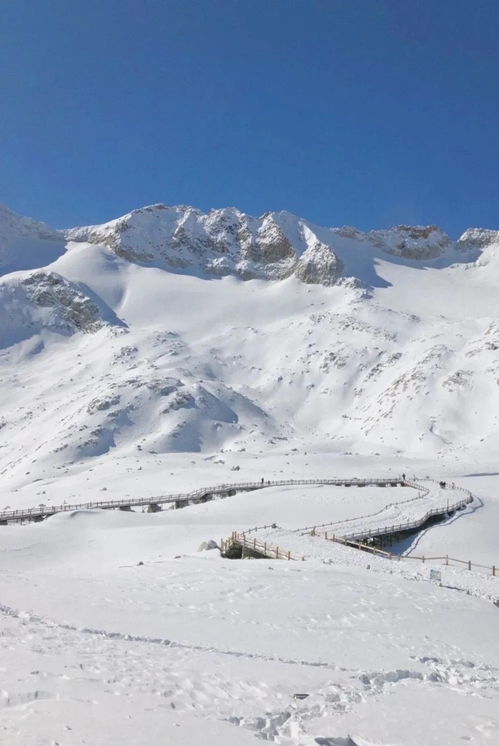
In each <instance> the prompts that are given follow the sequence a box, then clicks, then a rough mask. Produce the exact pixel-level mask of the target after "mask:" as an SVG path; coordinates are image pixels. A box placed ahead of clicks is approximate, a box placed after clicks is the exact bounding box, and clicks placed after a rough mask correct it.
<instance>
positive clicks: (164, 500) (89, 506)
mask: <svg viewBox="0 0 499 746" xmlns="http://www.w3.org/2000/svg"><path fill="white" fill-rule="evenodd" d="M400 483H401V479H400V478H399V477H389V478H387V477H379V478H366V479H357V478H355V477H354V478H353V479H351V478H348V479H340V478H338V477H335V478H332V479H280V480H265V481H263V482H262V481H259V482H236V483H233V484H229V483H223V484H217V485H212V486H210V487H200V488H199V489H197V490H194V491H193V492H177V493H173V494H168V495H156V496H150V497H139V498H131V497H126V498H121V499H119V500H98V501H91V502H84V503H63V504H62V505H44V504H40V505H37V506H34V507H31V508H19V509H18V510H5V511H3V512H1V513H0V524H5V523H8V522H9V521H23V520H26V521H29V520H34V519H37V518H47V517H49V516H52V515H55V514H56V513H67V512H71V511H74V510H97V509H100V510H113V509H114V510H116V509H119V508H128V507H145V506H148V505H165V504H169V503H181V504H182V503H183V504H188V503H189V502H200V501H201V500H202V499H203V498H204V497H206V496H210V495H217V494H219V495H223V494H226V493H228V492H231V491H232V490H235V491H236V492H237V491H241V492H244V491H253V490H259V489H264V488H267V487H292V486H295V485H296V486H321V485H322V486H333V487H334V486H342V485H347V486H357V487H365V486H366V485H371V484H379V485H382V486H383V485H384V486H387V485H391V484H400Z"/></svg>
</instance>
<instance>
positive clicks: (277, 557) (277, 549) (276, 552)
mask: <svg viewBox="0 0 499 746" xmlns="http://www.w3.org/2000/svg"><path fill="white" fill-rule="evenodd" d="M275 558H276V559H279V547H276V549H275Z"/></svg>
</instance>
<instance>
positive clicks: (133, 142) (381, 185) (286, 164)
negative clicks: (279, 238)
mask: <svg viewBox="0 0 499 746" xmlns="http://www.w3.org/2000/svg"><path fill="white" fill-rule="evenodd" d="M498 40H499V2H498V1H497V0H0V144H1V149H0V154H1V160H0V202H3V203H5V204H6V205H8V206H9V207H11V208H12V209H14V210H16V211H17V212H20V213H23V214H28V215H31V216H33V217H36V218H39V219H44V220H46V221H47V222H49V223H51V224H53V225H56V226H68V225H74V224H82V223H89V222H101V221H103V220H106V219H110V218H113V217H117V216H118V215H120V214H122V213H124V212H127V211H128V210H130V209H132V208H134V207H139V206H142V205H145V204H150V203H153V202H165V203H167V204H177V203H184V204H193V205H196V206H198V207H200V208H202V209H208V208H210V207H222V206H226V205H236V206H238V207H240V208H241V209H243V210H246V211H248V212H250V213H253V214H261V213H262V212H265V211H266V210H278V209H287V210H290V211H292V212H295V213H298V214H300V215H302V216H304V217H307V218H309V219H311V220H314V221H315V222H318V223H322V224H326V225H342V224H353V225H356V226H358V227H360V228H363V229H366V228H378V227H384V226H387V225H392V224H395V223H399V222H409V223H424V224H426V223H433V222H436V223H439V224H440V225H441V226H442V227H443V228H445V229H446V230H448V231H449V232H450V233H451V234H452V235H457V234H459V232H460V231H462V230H463V229H464V228H465V227H468V226H474V225H480V226H485V227H491V228H499V198H498V197H499V194H498V191H499V190H498V185H499V167H498V166H499V41H498Z"/></svg>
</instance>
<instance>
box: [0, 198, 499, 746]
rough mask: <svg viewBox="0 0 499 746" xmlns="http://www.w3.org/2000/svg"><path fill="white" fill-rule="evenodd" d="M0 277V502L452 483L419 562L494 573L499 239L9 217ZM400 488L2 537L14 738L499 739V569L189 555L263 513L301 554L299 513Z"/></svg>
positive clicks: (402, 229) (292, 742) (315, 553)
mask: <svg viewBox="0 0 499 746" xmlns="http://www.w3.org/2000/svg"><path fill="white" fill-rule="evenodd" d="M0 272H1V273H2V275H1V276H0V375H1V381H2V400H1V406H0V472H1V475H2V487H3V490H2V496H1V498H0V511H1V510H3V509H6V508H8V507H10V508H18V507H21V506H29V505H35V504H39V503H47V504H50V503H52V504H61V503H63V502H67V503H78V502H87V501H92V500H102V499H106V498H109V499H112V498H113V497H123V496H125V495H127V494H134V495H141V496H155V495H160V494H165V493H169V492H173V491H176V490H180V491H188V490H191V489H194V488H195V487H197V486H198V485H209V484H214V483H220V482H227V481H241V480H245V479H252V480H260V478H262V477H264V478H265V479H270V478H274V477H275V478H282V479H292V478H302V479H303V478H313V477H332V476H336V475H341V476H349V477H353V476H363V475H366V476H373V475H380V476H382V475H384V474H385V475H400V474H401V473H402V472H406V473H407V474H409V475H412V474H416V475H418V476H419V477H425V476H426V475H431V476H434V477H437V478H441V477H442V476H445V477H446V478H447V479H449V480H451V479H455V480H456V482H457V483H458V484H460V485H461V486H463V487H466V488H468V489H471V490H472V491H473V492H474V493H475V501H474V503H473V504H472V505H471V506H469V508H467V509H466V510H465V511H463V512H462V513H460V514H459V515H457V514H456V515H455V516H453V517H452V518H450V519H449V520H447V521H445V522H444V523H441V524H439V525H437V526H434V527H432V528H430V529H428V530H427V531H425V532H424V533H422V534H421V535H419V536H417V537H413V538H412V539H409V540H407V541H406V542H405V543H404V545H403V546H401V547H399V550H400V551H402V552H404V553H405V554H413V555H420V554H426V555H427V556H428V555H445V554H449V555H452V556H455V557H458V558H462V559H464V560H468V559H471V560H473V561H474V562H478V563H480V562H481V563H483V564H484V565H487V566H489V565H492V564H494V563H495V564H499V551H498V542H497V530H496V526H497V518H498V515H499V512H498V510H499V509H498V505H499V502H498V500H497V498H496V497H495V495H496V494H497V486H498V485H499V480H498V475H497V463H496V459H497V452H498V450H499V436H498V432H499V430H498V418H499V386H498V382H499V354H498V350H499V323H498V318H499V313H498V312H499V294H498V292H497V287H498V280H499V233H496V232H494V231H488V230H482V229H472V230H470V231H467V232H466V233H465V234H464V235H463V236H462V237H461V239H459V241H457V242H453V241H452V240H451V239H450V238H449V237H448V236H446V235H445V233H443V232H442V231H441V230H440V229H438V228H436V227H435V226H429V227H421V226H419V227H410V226H398V227H396V228H392V229H390V230H386V231H371V232H368V233H362V232H360V231H358V230H356V229H355V228H350V227H343V228H325V227H320V226H316V225H314V224H312V223H310V222H308V221H306V220H303V219H301V218H298V217H296V216H293V215H291V214H289V213H283V212H280V213H268V214H266V215H264V216H262V217H261V218H254V217H251V216H248V215H245V214H243V213H241V212H240V211H238V210H236V209H233V208H230V209H223V210H214V211H212V212H210V213H208V214H204V213H202V212H200V211H199V210H196V209H194V208H191V207H173V208H170V207H165V206H163V205H155V206H152V207H148V208H143V209H141V210H136V211H134V212H132V213H130V214H128V215H126V216H124V217H122V218H119V219H117V220H114V221H111V222H110V223H107V224H105V225H103V226H90V227H79V228H74V229H71V230H68V231H57V230H53V229H51V228H49V227H47V226H45V225H44V224H40V223H36V222H35V221H32V220H30V219H27V218H21V217H19V216H17V215H15V214H14V213H11V212H10V211H9V210H7V209H6V208H2V209H1V210H0ZM395 493H396V494H395V495H394V494H392V491H391V490H390V489H387V490H386V491H385V490H381V491H380V490H378V489H373V490H367V489H366V490H365V491H362V490H354V491H353V492H348V494H347V492H346V491H345V490H343V491H342V492H341V491H340V492H337V491H336V492H332V491H323V492H321V491H313V490H309V491H306V490H302V491H296V490H295V491H293V490H288V491H285V490H281V491H274V490H268V491H262V492H261V493H248V494H243V495H236V496H234V497H231V498H227V500H224V501H215V502H211V503H207V504H206V505H199V506H193V507H189V508H186V509H185V510H179V511H168V512H166V511H165V512H162V513H159V514H157V515H143V514H137V513H132V514H129V515H127V514H122V513H111V512H109V513H93V512H91V513H69V514H67V515H60V516H56V517H54V518H52V519H50V520H48V521H47V522H46V523H42V524H39V525H30V526H8V527H0V556H1V560H2V562H1V573H0V648H1V655H0V690H1V692H0V742H1V743H3V742H5V743H8V744H9V745H10V744H15V746H18V745H19V744H26V745H27V744H29V746H32V745H33V744H36V745H37V746H46V745H47V744H55V743H59V744H63V745H64V746H72V745H73V744H80V743H87V744H92V746H100V745H101V744H102V746H104V744H105V746H110V745H111V744H114V743H116V744H121V743H123V742H130V743H133V744H137V745H139V744H144V746H145V745H146V744H147V746H149V744H151V743H159V742H161V740H162V739H163V740H164V742H165V743H172V744H175V746H182V744H189V746H191V744H193V743H199V744H203V746H204V745H205V744H206V746H215V745H216V746H221V745H222V744H233V743H236V742H237V743H240V744H246V743H248V744H249V743H258V741H257V740H255V738H256V737H259V738H260V739H261V738H264V739H267V740H272V741H274V742H275V743H279V744H282V745H283V746H285V745H286V746H312V744H314V745H315V744H322V745H323V746H332V745H334V746H394V745H395V744H396V745H397V746H416V744H417V746H420V744H422V743H424V744H428V745H429V744H439V746H440V745H441V744H443V743H445V744H449V745H452V746H454V744H458V743H464V742H466V743H470V744H472V745H473V746H482V744H483V745H485V744H493V743H497V739H498V737H499V721H498V718H497V709H498V699H499V697H498V688H497V680H498V671H499V649H498V642H497V641H498V636H497V624H498V616H497V614H498V610H497V608H495V607H494V605H493V604H492V603H491V599H494V593H495V590H494V589H495V585H494V583H497V584H499V579H497V578H495V579H494V578H489V577H487V578H485V576H484V575H479V574H478V573H477V574H476V576H475V573H473V572H470V573H468V574H467V575H466V572H467V571H466V570H465V569H463V570H462V571H460V570H459V569H456V568H448V569H446V573H445V575H444V576H443V583H442V585H443V586H444V587H440V586H439V585H438V583H435V582H433V581H431V579H430V569H431V568H430V566H427V565H426V564H425V565H424V566H422V563H419V562H418V561H417V560H413V561H412V562H414V565H413V567H411V561H410V560H407V561H405V562H400V563H397V566H398V565H399V564H400V566H401V567H402V566H403V567H402V570H400V569H397V568H395V567H394V566H391V565H390V563H389V562H388V563H386V562H385V561H384V560H382V559H380V558H374V559H371V560H370V559H369V558H367V559H366V558H365V557H364V555H363V553H359V552H356V550H353V549H348V548H345V547H341V546H336V547H335V548H334V551H332V550H331V547H330V546H329V545H327V544H326V541H325V539H322V538H320V537H316V538H313V537H304V538H303V539H300V541H302V542H303V541H307V542H309V544H308V546H309V547H310V551H308V550H307V554H308V556H309V557H311V559H307V561H305V562H275V561H268V560H261V561H248V562H235V561H230V560H222V559H220V557H219V553H218V551H217V550H212V551H207V552H197V549H198V547H199V545H200V544H201V543H202V542H204V541H207V540H209V539H215V540H216V541H219V540H220V538H223V537H226V536H228V535H229V534H230V532H231V531H233V530H245V529H248V528H250V527H253V526H255V525H258V524H260V523H276V524H278V526H279V529H275V530H273V531H280V532H281V533H280V535H279V536H280V539H279V540H280V541H283V542H285V541H288V542H289V544H290V546H289V547H288V548H289V549H290V550H291V549H292V548H293V547H292V546H291V544H292V542H293V541H294V540H293V539H292V538H291V536H292V535H293V536H296V533H294V534H292V533H291V532H295V530H296V529H297V528H300V526H303V525H305V524H310V523H326V522H330V523H331V524H333V523H335V522H336V523H337V522H338V521H352V522H355V525H358V524H359V522H362V521H363V520H367V518H366V517H368V516H369V515H371V514H376V513H378V512H380V511H381V512H383V511H386V512H387V514H389V515H392V513H393V514H395V515H400V516H404V515H406V514H408V513H407V511H408V504H407V503H406V502H405V498H404V494H403V493H404V490H402V489H396V490H395ZM394 503H395V507H393V504H394ZM390 505H391V506H392V507H391V508H390V507H388V506H390ZM409 505H410V503H409ZM389 511H392V512H391V513H390V512H389ZM366 525H367V524H366ZM274 536H275V534H274ZM312 542H316V543H312ZM321 542H323V543H321ZM139 563H143V564H139ZM407 567H409V569H406V568H407ZM459 573H461V574H460V575H459ZM463 573H464V575H463ZM468 594H469V595H468ZM236 726H242V727H239V728H238V727H236Z"/></svg>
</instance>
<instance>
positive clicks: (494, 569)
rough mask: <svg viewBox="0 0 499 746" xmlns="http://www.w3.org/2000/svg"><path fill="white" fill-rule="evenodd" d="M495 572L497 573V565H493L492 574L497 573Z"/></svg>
mask: <svg viewBox="0 0 499 746" xmlns="http://www.w3.org/2000/svg"><path fill="white" fill-rule="evenodd" d="M495 574H496V566H495V565H492V575H495Z"/></svg>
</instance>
